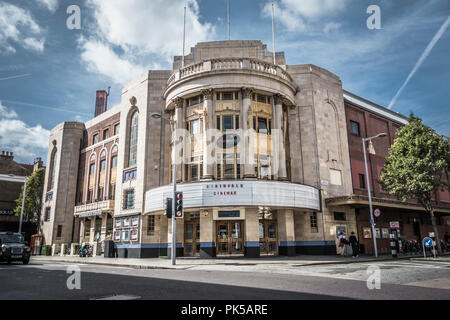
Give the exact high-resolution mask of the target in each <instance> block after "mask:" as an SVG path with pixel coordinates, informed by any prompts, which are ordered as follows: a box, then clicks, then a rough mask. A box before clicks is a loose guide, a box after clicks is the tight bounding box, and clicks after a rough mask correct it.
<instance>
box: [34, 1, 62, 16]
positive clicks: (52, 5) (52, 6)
mask: <svg viewBox="0 0 450 320" xmlns="http://www.w3.org/2000/svg"><path fill="white" fill-rule="evenodd" d="M36 1H37V2H38V3H39V4H40V5H41V6H43V7H45V8H47V9H48V10H49V11H50V12H52V13H54V12H56V10H57V9H58V0H36Z"/></svg>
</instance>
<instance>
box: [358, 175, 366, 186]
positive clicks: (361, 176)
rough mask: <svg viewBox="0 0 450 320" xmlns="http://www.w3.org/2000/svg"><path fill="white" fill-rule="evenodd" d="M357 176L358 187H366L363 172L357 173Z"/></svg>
mask: <svg viewBox="0 0 450 320" xmlns="http://www.w3.org/2000/svg"><path fill="white" fill-rule="evenodd" d="M358 178H359V187H360V188H361V189H365V188H366V182H365V181H364V179H365V176H364V175H363V174H358Z"/></svg>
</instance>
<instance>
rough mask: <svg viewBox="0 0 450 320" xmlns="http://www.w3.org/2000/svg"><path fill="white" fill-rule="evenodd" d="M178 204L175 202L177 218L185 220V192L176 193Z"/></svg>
mask: <svg viewBox="0 0 450 320" xmlns="http://www.w3.org/2000/svg"><path fill="white" fill-rule="evenodd" d="M175 197H176V202H175V218H177V219H183V218H184V210H183V192H177V193H176V196H175Z"/></svg>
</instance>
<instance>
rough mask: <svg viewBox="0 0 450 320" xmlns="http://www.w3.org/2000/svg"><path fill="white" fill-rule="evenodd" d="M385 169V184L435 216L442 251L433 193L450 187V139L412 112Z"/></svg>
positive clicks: (437, 235)
mask: <svg viewBox="0 0 450 320" xmlns="http://www.w3.org/2000/svg"><path fill="white" fill-rule="evenodd" d="M397 136H398V137H397V139H396V140H395V141H394V143H393V145H392V146H391V148H390V149H389V156H388V158H387V160H386V162H385V165H384V169H383V171H382V173H381V181H380V182H381V185H382V187H383V189H384V190H386V191H388V192H389V193H390V194H393V195H396V196H398V197H399V198H400V199H401V200H402V201H407V200H409V199H416V200H417V201H418V202H419V203H420V205H422V206H423V207H424V209H425V210H426V212H428V213H429V214H430V216H431V223H432V225H433V229H434V234H435V237H436V241H437V247H438V250H439V253H441V246H440V244H439V234H438V230H437V227H436V218H435V215H434V207H433V205H434V204H433V201H432V196H433V194H435V193H436V192H437V191H438V190H444V189H445V188H446V189H447V190H448V188H449V182H448V180H447V177H448V172H449V167H450V143H449V140H448V139H444V137H442V136H439V135H437V134H436V133H435V132H434V131H433V130H432V129H431V128H429V127H427V126H425V125H424V124H422V120H421V119H420V118H417V117H415V116H414V115H413V114H411V115H410V117H409V120H408V124H407V125H406V126H404V127H403V128H401V129H400V130H399V131H398V132H397Z"/></svg>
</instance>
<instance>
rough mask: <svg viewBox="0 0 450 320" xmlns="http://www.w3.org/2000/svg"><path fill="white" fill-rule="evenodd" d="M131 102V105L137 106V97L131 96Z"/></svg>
mask: <svg viewBox="0 0 450 320" xmlns="http://www.w3.org/2000/svg"><path fill="white" fill-rule="evenodd" d="M130 103H131V106H132V107H135V106H136V104H137V99H136V97H135V96H133V97H131V98H130Z"/></svg>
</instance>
